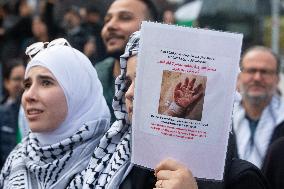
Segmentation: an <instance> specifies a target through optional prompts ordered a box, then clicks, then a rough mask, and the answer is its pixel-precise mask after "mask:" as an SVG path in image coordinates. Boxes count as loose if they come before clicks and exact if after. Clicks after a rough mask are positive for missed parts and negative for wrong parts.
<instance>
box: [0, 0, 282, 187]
mask: <svg viewBox="0 0 284 189" xmlns="http://www.w3.org/2000/svg"><path fill="white" fill-rule="evenodd" d="M7 5H8V4H7ZM54 5H55V1H54V0H46V1H42V4H40V9H39V11H38V13H37V14H35V13H34V12H33V11H32V10H31V8H30V7H29V4H28V1H26V0H21V1H18V4H17V6H16V7H17V10H16V12H17V16H15V13H14V12H13V11H12V10H11V7H9V6H6V7H5V6H3V7H1V8H2V9H1V14H2V18H3V19H2V25H1V27H0V38H1V41H0V44H1V50H0V61H1V69H2V73H3V74H2V75H3V77H2V81H3V82H2V83H3V84H2V86H3V95H2V96H3V98H2V99H1V105H0V115H1V116H0V167H1V169H2V170H1V173H0V188H3V189H4V188H110V189H112V188H121V189H130V188H133V189H139V188H141V189H142V188H149V189H150V188H172V189H174V188H180V189H197V188H199V189H203V188H204V189H211V188H214V189H215V188H216V189H219V188H225V189H245V188H254V189H269V188H271V189H280V188H284V182H283V179H282V178H284V165H283V163H282V157H283V154H284V152H282V151H281V150H282V149H283V145H284V143H283V141H284V138H283V136H284V117H283V115H284V104H283V100H282V96H281V92H280V91H279V90H278V87H277V85H278V83H279V80H280V76H279V74H280V67H281V62H280V60H279V58H278V55H277V54H275V53H273V52H272V50H271V49H270V48H268V47H264V46H254V47H251V48H249V49H247V50H246V51H245V52H243V54H242V57H241V61H240V70H241V72H240V74H239V76H238V81H237V91H238V92H239V93H240V95H241V98H239V99H236V100H235V105H234V111H233V115H232V116H233V117H232V125H233V127H232V128H233V129H232V132H231V134H230V138H229V145H228V148H227V157H226V164H225V172H224V179H223V181H222V182H216V181H212V180H203V179H198V178H195V177H194V173H192V172H191V170H190V169H188V168H186V167H185V166H184V165H183V164H182V163H180V162H179V161H177V160H174V159H164V160H163V161H161V162H160V163H159V164H158V165H157V166H156V168H155V170H154V171H151V170H148V169H144V168H141V167H138V166H136V165H133V164H132V163H131V162H130V157H131V141H132V138H131V125H132V110H133V99H134V87H135V76H136V66H137V59H136V57H137V54H138V53H139V41H140V32H139V28H140V24H141V22H142V21H144V20H147V21H157V22H160V21H161V20H160V19H159V13H158V11H157V8H156V6H155V3H153V2H152V1H151V0H115V1H113V3H111V4H110V6H109V7H108V9H107V12H106V14H105V16H104V18H102V17H101V15H100V12H99V11H98V10H97V9H96V8H95V7H87V8H85V16H84V17H83V16H82V10H81V11H80V10H79V8H78V7H73V6H70V7H68V8H66V11H65V12H64V16H63V18H62V22H61V23H60V24H59V23H58V22H57V21H56V19H55V18H54V17H53V15H54V14H53V11H54ZM14 11H15V10H14ZM165 12H166V11H165ZM167 14H168V12H167ZM167 14H166V15H167ZM168 17H169V16H166V18H167V19H165V20H164V22H167V23H168V24H174V19H170V18H168ZM54 39H55V40H54ZM78 78H80V79H78ZM191 82H192V81H191ZM185 83H187V84H188V83H189V81H185ZM201 87H202V86H201ZM199 95H201V94H199ZM177 98H178V97H177ZM189 98H190V99H189V101H194V100H196V99H197V97H196V99H193V98H195V97H192V96H190V97H189ZM177 102H178V101H177ZM20 106H21V108H20ZM175 106H177V107H178V106H181V108H182V105H181V104H179V103H176V104H175ZM173 113H175V114H176V113H179V112H169V114H167V115H169V116H172V114H173ZM175 116H177V117H178V115H175ZM208 169H209V168H208Z"/></svg>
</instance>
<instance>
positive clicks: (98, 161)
mask: <svg viewBox="0 0 284 189" xmlns="http://www.w3.org/2000/svg"><path fill="white" fill-rule="evenodd" d="M139 36H140V33H139V32H135V33H134V34H132V36H131V37H130V40H129V42H128V43H127V46H126V49H125V53H124V54H123V55H122V56H121V58H120V67H121V74H120V76H118V77H117V79H116V81H115V88H116V93H115V97H114V99H113V109H114V113H115V116H116V118H117V121H115V122H114V123H113V125H112V126H111V127H110V129H109V130H108V131H107V132H106V134H105V135H104V137H103V138H102V139H101V141H100V144H99V146H98V147H97V148H96V150H95V152H94V154H93V158H92V160H91V162H90V164H89V167H88V168H87V171H86V173H85V174H86V175H85V178H86V182H85V183H84V186H83V188H110V189H112V188H119V185H120V184H121V182H122V181H123V179H124V178H125V177H126V175H127V174H128V173H129V171H130V170H131V168H132V165H131V164H130V143H131V141H130V140H131V127H130V126H131V125H130V122H129V118H128V115H127V111H126V107H125V92H126V91H127V88H126V87H127V86H126V82H125V76H126V66H127V64H126V63H127V60H128V58H129V57H131V56H134V55H136V54H137V53H138V44H139V43H138V42H139V39H140V38H139ZM77 181H79V178H78V179H77ZM85 186H86V187H85Z"/></svg>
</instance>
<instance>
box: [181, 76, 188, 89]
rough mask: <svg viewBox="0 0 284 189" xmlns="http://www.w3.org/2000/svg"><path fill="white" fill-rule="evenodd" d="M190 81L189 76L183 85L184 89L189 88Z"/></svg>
mask: <svg viewBox="0 0 284 189" xmlns="http://www.w3.org/2000/svg"><path fill="white" fill-rule="evenodd" d="M188 83H189V79H188V77H187V78H185V81H184V84H183V86H182V90H186V89H187V87H188Z"/></svg>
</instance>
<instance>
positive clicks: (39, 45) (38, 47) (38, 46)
mask: <svg viewBox="0 0 284 189" xmlns="http://www.w3.org/2000/svg"><path fill="white" fill-rule="evenodd" d="M55 45H62V46H69V47H71V45H70V44H69V42H68V41H67V40H66V39H64V38H58V39H54V40H53V41H50V42H36V43H34V44H32V45H30V46H29V47H27V49H26V52H25V53H26V55H28V56H29V57H30V59H32V58H33V57H34V56H35V55H36V54H37V53H39V52H40V51H42V50H43V49H46V48H49V47H52V46H55Z"/></svg>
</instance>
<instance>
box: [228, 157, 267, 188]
mask: <svg viewBox="0 0 284 189" xmlns="http://www.w3.org/2000/svg"><path fill="white" fill-rule="evenodd" d="M225 188H226V189H246V188H247V189H250V188H254V189H268V188H269V185H268V182H267V179H266V178H265V177H264V176H263V174H262V172H261V171H260V169H258V168H257V167H256V166H255V165H253V164H252V163H250V162H248V161H245V160H241V159H238V158H233V159H232V162H231V165H230V169H229V170H228V173H227V175H226V177H225Z"/></svg>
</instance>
